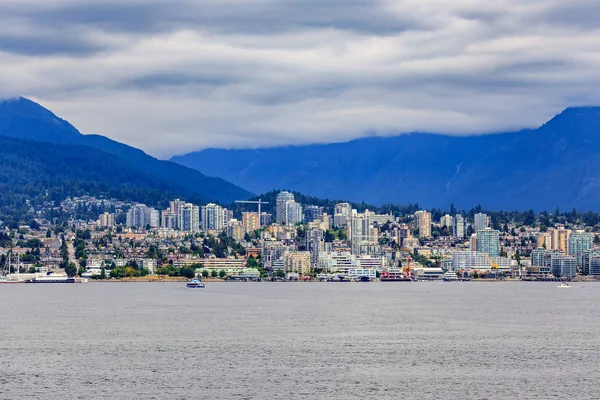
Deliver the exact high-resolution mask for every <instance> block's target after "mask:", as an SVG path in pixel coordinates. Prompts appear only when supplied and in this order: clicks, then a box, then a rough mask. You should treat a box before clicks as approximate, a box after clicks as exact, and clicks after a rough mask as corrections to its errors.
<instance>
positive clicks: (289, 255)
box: [283, 251, 310, 276]
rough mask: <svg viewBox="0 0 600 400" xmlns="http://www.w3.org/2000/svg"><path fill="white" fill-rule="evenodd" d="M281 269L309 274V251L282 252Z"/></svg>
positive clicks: (302, 274)
mask: <svg viewBox="0 0 600 400" xmlns="http://www.w3.org/2000/svg"><path fill="white" fill-rule="evenodd" d="M283 271H284V272H285V273H297V274H299V275H300V276H305V275H309V274H310V253H309V252H308V251H288V252H286V253H284V254H283Z"/></svg>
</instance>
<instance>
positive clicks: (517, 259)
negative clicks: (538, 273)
mask: <svg viewBox="0 0 600 400" xmlns="http://www.w3.org/2000/svg"><path fill="white" fill-rule="evenodd" d="M515 260H516V261H517V265H518V266H519V267H520V266H521V253H520V252H519V249H517V252H516V253H515Z"/></svg>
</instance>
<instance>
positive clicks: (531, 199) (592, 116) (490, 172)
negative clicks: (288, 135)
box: [171, 107, 600, 211]
mask: <svg viewBox="0 0 600 400" xmlns="http://www.w3.org/2000/svg"><path fill="white" fill-rule="evenodd" d="M599 134H600V108H596V107H580V108H568V109H566V110H564V111H563V112H562V113H560V114H559V115H557V116H555V117H554V118H553V119H552V120H550V121H548V122H547V123H545V124H544V125H542V126H541V127H539V128H537V129H529V130H523V131H519V132H507V133H497V134H487V135H476V136H447V135H441V134H430V133H412V134H405V135H399V136H393V137H368V138H363V139H357V140H353V141H350V142H344V143H333V144H326V145H307V146H291V147H277V148H261V149H251V150H223V149H206V150H203V151H198V152H194V153H190V154H186V155H182V156H176V157H173V158H172V159H171V161H174V162H176V163H179V164H181V165H185V166H187V167H191V168H195V169H198V170H201V171H203V172H204V173H207V174H210V175H213V176H220V177H222V178H224V179H226V180H228V181H230V182H233V183H234V184H237V185H240V186H243V187H245V188H247V189H249V190H251V191H253V192H256V193H263V192H266V191H268V190H272V189H276V188H281V189H283V188H285V189H290V190H295V191H298V192H302V193H305V194H308V195H312V196H316V197H321V198H342V199H347V200H351V201H356V202H360V201H366V202H369V203H374V204H382V203H396V204H408V203H416V202H418V203H419V205H421V206H423V207H440V208H447V207H448V206H449V205H450V204H451V203H454V204H455V206H456V207H460V208H469V207H472V206H475V205H478V204H481V205H482V206H483V207H485V208H487V209H496V210H499V209H502V210H527V209H534V210H549V211H554V209H555V208H556V207H560V208H561V209H568V210H570V209H572V208H577V209H585V210H600V135H599Z"/></svg>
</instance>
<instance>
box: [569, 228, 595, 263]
mask: <svg viewBox="0 0 600 400" xmlns="http://www.w3.org/2000/svg"><path fill="white" fill-rule="evenodd" d="M591 248H592V234H591V233H588V232H584V231H576V232H573V233H571V234H570V235H569V240H568V254H570V255H572V256H575V258H576V259H577V266H579V267H580V266H581V265H582V263H583V253H584V252H585V251H587V250H589V249H591Z"/></svg>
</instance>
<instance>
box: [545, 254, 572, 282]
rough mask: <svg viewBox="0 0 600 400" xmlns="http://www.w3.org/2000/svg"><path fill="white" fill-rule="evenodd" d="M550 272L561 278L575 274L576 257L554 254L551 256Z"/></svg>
mask: <svg viewBox="0 0 600 400" xmlns="http://www.w3.org/2000/svg"><path fill="white" fill-rule="evenodd" d="M551 262H552V274H553V275H554V276H557V277H561V278H574V277H575V276H577V258H576V257H575V256H570V255H555V256H553V257H552V261H551Z"/></svg>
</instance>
